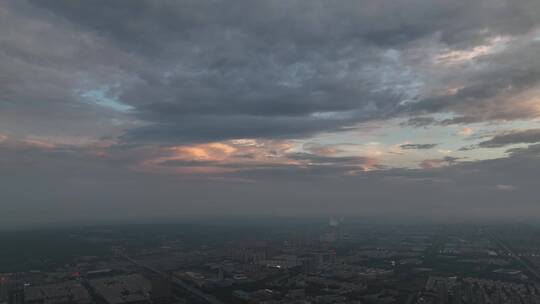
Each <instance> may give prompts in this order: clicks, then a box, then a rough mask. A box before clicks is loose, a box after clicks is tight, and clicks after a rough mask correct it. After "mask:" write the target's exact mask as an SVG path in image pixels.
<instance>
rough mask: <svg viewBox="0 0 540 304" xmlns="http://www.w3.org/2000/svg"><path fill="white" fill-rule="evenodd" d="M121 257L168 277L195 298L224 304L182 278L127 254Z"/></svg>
mask: <svg viewBox="0 0 540 304" xmlns="http://www.w3.org/2000/svg"><path fill="white" fill-rule="evenodd" d="M122 257H123V258H125V259H126V260H128V261H130V262H131V263H133V264H135V265H137V266H139V267H141V268H144V269H146V270H148V271H150V272H153V273H155V274H158V275H160V276H162V277H164V278H167V279H169V280H170V281H171V282H172V283H174V284H175V285H176V286H178V287H180V288H182V289H183V290H185V291H187V292H189V293H190V294H192V295H193V296H196V297H197V298H199V299H202V300H204V301H206V302H207V303H210V304H225V303H224V302H221V301H220V300H218V299H216V298H214V297H213V296H211V295H208V294H206V293H204V292H202V291H200V290H198V289H196V288H193V287H191V286H189V285H188V284H186V283H184V282H183V281H182V280H180V279H178V278H176V277H174V276H171V275H168V274H166V273H164V272H162V271H159V270H157V269H155V268H154V267H151V266H149V265H145V264H142V263H140V262H139V261H136V260H134V259H132V258H130V257H129V256H127V255H123V256H122Z"/></svg>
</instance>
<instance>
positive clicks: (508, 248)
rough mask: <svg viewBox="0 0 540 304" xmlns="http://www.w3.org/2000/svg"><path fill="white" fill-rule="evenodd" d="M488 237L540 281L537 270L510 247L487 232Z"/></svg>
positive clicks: (539, 274)
mask: <svg viewBox="0 0 540 304" xmlns="http://www.w3.org/2000/svg"><path fill="white" fill-rule="evenodd" d="M487 233H488V235H489V237H490V238H491V239H492V240H493V241H494V242H495V243H497V245H499V246H500V247H501V248H502V249H504V250H506V252H508V253H509V254H510V256H511V257H512V258H513V259H514V260H516V261H517V262H518V263H520V264H521V265H522V266H523V267H525V269H527V270H528V271H529V272H530V273H531V274H532V275H533V276H534V277H535V279H537V280H540V273H539V272H538V270H537V269H535V268H533V267H532V266H531V265H530V264H529V263H527V262H526V261H525V260H523V258H521V257H520V256H518V255H517V254H516V253H515V252H514V251H513V250H512V249H510V247H508V246H507V245H506V244H505V243H504V242H503V241H501V240H500V239H499V238H497V237H496V236H495V235H494V234H493V233H491V232H487Z"/></svg>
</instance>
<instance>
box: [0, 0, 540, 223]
mask: <svg viewBox="0 0 540 304" xmlns="http://www.w3.org/2000/svg"><path fill="white" fill-rule="evenodd" d="M0 42H1V43H0V70H1V71H2V73H1V75H0V153H1V154H3V158H2V160H3V161H0V164H1V166H2V172H4V174H3V175H2V176H1V177H2V179H3V180H5V181H9V180H10V178H13V181H10V182H9V183H8V184H9V189H5V190H6V192H4V193H3V194H2V195H3V196H4V197H0V198H1V199H2V200H3V201H10V202H13V203H9V208H8V210H11V211H10V212H12V213H13V214H19V213H20V210H19V209H18V207H16V205H15V204H17V203H18V202H20V201H25V202H28V203H27V204H29V206H30V205H31V206H35V207H37V206H40V208H44V209H45V208H46V207H45V206H49V205H53V206H57V205H56V204H60V203H57V201H62V202H63V203H62V204H65V201H67V200H72V201H73V200H79V199H80V200H81V201H84V203H81V204H77V206H74V207H73V208H66V210H72V212H73V213H76V212H80V211H81V210H92V208H91V207H89V205H90V204H92V202H95V201H98V200H102V201H107V202H110V201H119V202H118V208H121V206H123V207H127V206H129V204H130V203H129V201H130V200H131V199H133V200H134V201H139V202H137V203H133V204H135V205H137V204H140V205H137V206H138V207H137V208H139V209H138V210H139V211H138V212H139V213H140V214H144V213H145V212H144V210H146V209H145V208H148V207H145V206H146V205H145V204H144V202H143V200H142V199H141V200H139V199H138V197H141V198H144V199H151V198H152V197H153V196H155V197H156V198H155V201H159V200H161V201H163V202H167V203H164V204H165V205H166V207H164V209H163V210H162V211H161V213H169V212H170V211H171V210H177V211H178V212H180V211H185V212H186V213H190V212H191V213H197V212H199V213H204V212H203V210H199V209H197V208H196V207H197V206H196V203H194V202H200V201H205V200H206V202H207V203H208V204H210V202H214V203H215V204H217V201H219V199H218V198H219V193H225V192H227V191H228V187H232V186H230V185H231V184H235V186H234V187H238V188H235V189H236V190H235V191H237V192H235V193H234V194H233V195H231V196H230V199H229V200H228V201H227V202H223V206H222V207H221V208H214V209H215V211H216V212H217V213H219V211H220V210H221V211H224V210H230V211H231V212H240V210H244V209H246V210H250V212H254V213H256V212H257V211H261V212H263V211H264V212H267V211H269V210H271V209H272V208H270V207H269V204H275V201H278V200H283V201H284V200H290V201H297V200H298V203H296V205H295V206H294V208H295V210H296V209H297V210H296V211H295V212H298V213H301V212H300V211H298V210H305V209H312V208H310V206H311V205H310V204H315V205H316V206H317V208H320V212H321V213H324V212H327V210H326V209H327V206H325V205H324V203H323V201H325V200H327V198H328V197H331V195H330V194H333V195H335V196H336V197H338V198H340V199H343V206H342V207H343V208H344V210H368V209H369V210H371V211H372V212H375V211H376V210H377V207H378V206H382V205H381V202H383V201H385V200H387V201H388V202H389V203H388V205H387V206H390V205H392V204H394V203H395V204H397V203H396V197H398V196H399V197H406V198H405V199H404V202H403V206H401V205H400V206H399V208H397V209H399V210H409V211H410V212H411V213H414V210H416V211H420V210H432V211H433V212H436V210H438V209H437V208H442V209H445V208H446V207H442V206H441V205H439V206H438V207H433V208H432V209H430V208H426V207H425V206H429V204H430V203H431V202H433V201H435V200H442V201H445V202H446V203H448V204H451V203H452V202H454V203H456V204H459V201H463V200H466V201H470V200H478V206H479V207H478V208H480V206H484V207H482V208H484V209H485V208H487V207H486V206H488V205H489V203H490V202H491V201H493V202H499V201H500V200H501V196H502V197H504V195H510V193H512V195H514V196H515V197H516V201H519V202H521V203H522V204H523V206H525V207H526V208H533V207H532V205H529V204H531V202H532V200H533V197H532V196H531V195H530V194H531V192H530V191H531V189H533V188H532V187H531V181H530V180H528V179H527V177H530V175H531V168H535V166H536V162H537V159H536V154H535V153H537V151H536V150H537V147H536V145H534V144H536V143H538V142H540V132H539V131H538V130H539V126H538V118H539V117H540V97H539V96H540V85H539V84H540V52H539V49H540V2H538V1H537V0H512V1H510V0H478V1H472V2H471V1H466V0H455V1H434V0H404V1H392V0H381V1H372V0H361V1H357V0H355V1H352V0H351V1H348V0H346V1H340V2H339V3H329V2H328V1H323V0H320V1H319V0H292V1H258V2H253V1H248V0H239V1H221V0H218V1H206V0H193V1H182V2H178V1H166V0H156V1H143V0H135V1H91V2H88V1H84V2H73V1H68V0H54V1H52V0H21V1H15V2H14V1H2V0H0ZM463 147H465V148H463ZM478 148H483V149H478ZM526 163H528V164H530V165H529V166H527V165H525V164H526ZM499 170H507V171H505V172H510V171H511V172H512V174H514V176H516V177H515V179H514V180H509V179H508V178H506V177H504V176H502V174H501V173H500V172H502V171H499ZM508 170H510V171H508ZM521 177H523V178H521ZM291 181H294V182H298V183H300V184H303V185H304V186H302V187H300V188H299V191H300V189H301V191H306V192H309V193H305V194H302V195H299V194H297V193H295V191H293V190H294V189H289V190H287V191H283V195H277V194H275V193H276V192H279V190H276V189H281V187H284V189H287V187H288V186H287V185H288V183H290V182H291ZM337 181H339V182H337ZM63 183H68V184H70V185H72V184H73V183H75V184H76V186H70V187H62V186H60V185H62V184H63ZM178 183H186V186H181V187H180V190H178V189H176V188H175V187H176V186H177V184H178ZM310 183H312V185H313V186H314V187H315V188H317V190H309V189H308V188H309V186H308V185H309V184H310ZM325 183H327V184H325ZM134 184H148V185H151V188H152V190H151V191H149V192H148V194H146V195H140V191H139V190H130V189H133V188H136V187H132V185H134ZM187 184H189V186H187ZM248 184H249V185H256V186H253V187H254V188H253V189H254V190H253V191H251V190H250V191H247V193H249V195H247V196H246V197H242V192H243V191H246V188H243V187H244V185H248ZM100 185H103V187H101V186H100ZM160 185H163V191H161V190H160V187H161V186H160ZM24 186H31V187H35V188H36V189H42V191H37V193H39V195H37V194H36V195H30V194H27V193H23V190H22V189H23V188H24ZM189 187H195V188H197V189H199V190H200V189H204V188H205V187H209V188H215V189H216V190H215V195H214V196H212V195H201V194H200V193H199V192H197V191H191V190H187V189H188V188H189ZM234 187H233V188H234ZM66 188H70V189H66ZM44 189H50V191H49V190H47V191H45V190H44ZM72 189H77V191H78V192H77V191H75V190H72ZM387 189H391V191H388V190H387ZM130 191H132V192H130ZM497 191H498V192H497ZM233 192H234V191H233ZM323 192H324V193H328V196H325V194H324V193H323ZM383 192H388V193H383ZM392 192H395V193H397V195H398V196H396V197H393V196H391V195H390V194H389V193H392ZM500 192H504V193H505V194H504V195H502V194H501V193H500ZM76 193H79V194H80V196H77V195H76ZM272 194H274V195H275V197H274V199H273V202H270V201H271V197H272ZM364 194H365V196H364ZM263 195H267V196H268V199H267V201H266V202H265V204H267V205H265V204H262V205H261V204H256V206H253V207H250V205H249V204H250V202H251V201H253V198H256V197H258V196H263ZM441 195H447V196H446V197H443V198H441V197H440V196H441ZM177 196H180V197H181V201H182V202H181V203H178V205H174V204H173V203H172V202H173V201H175V198H176V197H177ZM298 196H300V198H299V197H298ZM179 200H180V199H179ZM121 202H122V203H121ZM501 203H502V202H501ZM40 204H42V205H40ZM103 204H105V203H103ZM496 204H498V203H496ZM203 205H204V204H203ZM278 205H279V204H278ZM383 205H384V204H383ZM175 206H176V207H175ZM283 206H287V204H286V203H283ZM525 207H524V208H525ZM85 208H86V209H85ZM137 208H135V209H137ZM175 208H177V209H175ZM482 208H480V209H482ZM38 209H39V208H38ZM158 209H159V208H158ZM383 209H384V210H387V209H392V208H382V209H381V210H383ZM480 209H479V210H480ZM518 209H519V208H517V209H516V210H518ZM75 210H77V211H75ZM99 210H101V208H95V212H94V214H98V213H99V212H98V211H99ZM165 210H166V211H165ZM70 212H71V211H70ZM158 213H159V212H157V213H156V215H158ZM173 213H174V212H173ZM283 213H286V212H283ZM89 214H92V212H89ZM35 218H36V220H39V219H38V217H37V216H36V217H35Z"/></svg>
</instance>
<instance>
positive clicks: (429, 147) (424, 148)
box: [399, 144, 439, 150]
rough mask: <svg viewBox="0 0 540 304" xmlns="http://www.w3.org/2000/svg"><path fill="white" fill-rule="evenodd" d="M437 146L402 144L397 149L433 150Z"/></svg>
mask: <svg viewBox="0 0 540 304" xmlns="http://www.w3.org/2000/svg"><path fill="white" fill-rule="evenodd" d="M438 145H439V144H404V145H401V146H399V147H400V148H401V149H405V150H428V149H433V148H435V147H436V146H438Z"/></svg>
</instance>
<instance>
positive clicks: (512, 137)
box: [478, 129, 540, 148]
mask: <svg viewBox="0 0 540 304" xmlns="http://www.w3.org/2000/svg"><path fill="white" fill-rule="evenodd" d="M537 142H540V129H530V130H524V131H512V132H508V133H504V134H499V135H495V136H494V137H493V138H492V139H490V140H486V141H483V142H481V143H479V144H478V146H479V147H480V148H500V147H504V146H508V145H513V144H531V143H537Z"/></svg>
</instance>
